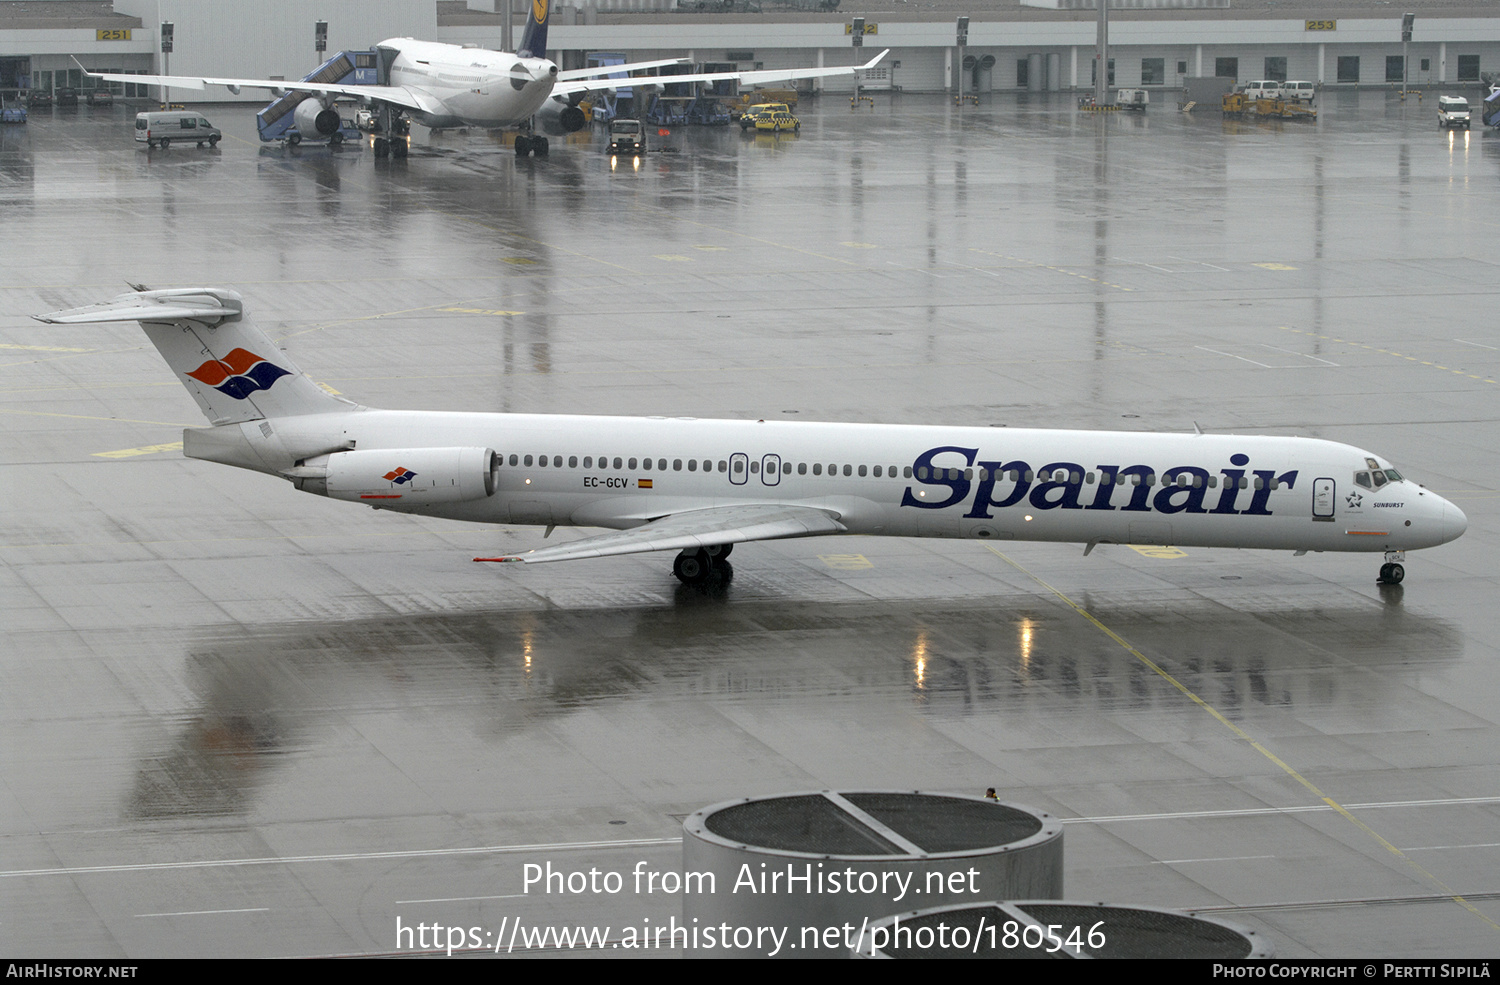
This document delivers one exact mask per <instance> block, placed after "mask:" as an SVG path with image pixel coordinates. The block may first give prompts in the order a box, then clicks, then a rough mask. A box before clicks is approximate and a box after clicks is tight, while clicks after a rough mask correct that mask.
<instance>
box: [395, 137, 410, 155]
mask: <svg viewBox="0 0 1500 985" xmlns="http://www.w3.org/2000/svg"><path fill="white" fill-rule="evenodd" d="M409 150H411V145H409V144H408V143H407V142H406V141H404V140H393V141H391V156H392V157H405V156H406V153H407V151H409Z"/></svg>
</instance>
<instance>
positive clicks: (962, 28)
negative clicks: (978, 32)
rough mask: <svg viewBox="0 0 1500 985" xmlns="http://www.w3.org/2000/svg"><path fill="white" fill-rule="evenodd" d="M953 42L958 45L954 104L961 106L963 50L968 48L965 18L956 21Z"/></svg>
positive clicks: (967, 27) (962, 94) (966, 21)
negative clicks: (956, 91)
mask: <svg viewBox="0 0 1500 985" xmlns="http://www.w3.org/2000/svg"><path fill="white" fill-rule="evenodd" d="M955 40H956V42H957V45H958V99H957V100H956V102H957V103H958V104H959V105H960V106H962V105H963V102H964V49H965V48H967V47H968V46H969V19H968V18H967V17H960V18H959V19H958V37H957V38H956V39H955Z"/></svg>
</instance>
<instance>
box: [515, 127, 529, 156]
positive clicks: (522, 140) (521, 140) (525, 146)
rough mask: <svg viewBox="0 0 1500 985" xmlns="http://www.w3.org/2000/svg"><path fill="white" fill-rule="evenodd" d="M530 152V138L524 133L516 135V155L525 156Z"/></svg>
mask: <svg viewBox="0 0 1500 985" xmlns="http://www.w3.org/2000/svg"><path fill="white" fill-rule="evenodd" d="M530 153H531V138H530V137H528V136H526V135H525V134H524V133H522V134H518V135H517V136H516V156H517V157H525V156H526V155H527V154H530Z"/></svg>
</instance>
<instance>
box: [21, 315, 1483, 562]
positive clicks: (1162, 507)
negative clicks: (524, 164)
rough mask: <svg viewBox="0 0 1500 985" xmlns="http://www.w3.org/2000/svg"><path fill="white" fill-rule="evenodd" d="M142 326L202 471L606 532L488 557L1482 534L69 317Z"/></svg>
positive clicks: (1353, 480)
mask: <svg viewBox="0 0 1500 985" xmlns="http://www.w3.org/2000/svg"><path fill="white" fill-rule="evenodd" d="M36 317H37V319H38V320H40V321H44V322H48V323H53V324H80V323H88V322H110V321H138V322H140V323H141V326H142V327H143V328H144V329H145V331H146V334H147V336H149V337H150V339H151V341H152V343H154V344H155V345H156V348H157V349H158V350H159V351H160V352H161V354H162V356H163V357H164V358H165V359H166V361H167V364H168V365H169V366H171V368H172V370H173V371H174V372H175V373H176V374H177V376H178V378H179V379H180V380H181V381H182V382H183V384H185V385H186V386H187V388H188V391H189V392H190V393H192V395H193V397H194V398H195V399H196V400H197V401H198V405H199V407H201V408H202V410H203V412H204V414H205V415H207V417H208V419H209V421H210V422H211V423H212V424H213V427H209V428H190V429H188V430H186V431H184V432H183V451H184V454H185V455H186V456H187V457H189V458H198V459H204V460H206V461H211V462H221V463H223V464H225V465H234V466H237V467H239V468H246V469H253V470H255V471H257V472H265V473H268V474H270V475H279V476H282V477H284V478H286V479H288V480H290V481H291V482H292V484H293V485H295V486H296V487H297V488H298V489H300V490H302V491H304V492H311V493H316V494H318V495H321V496H328V497H330V498H333V499H342V500H347V501H349V502H353V503H364V504H365V505H367V506H373V507H375V508H377V509H386V510H397V511H400V512H404V513H415V514H420V515H424V516H437V517H447V518H451V519H456V520H472V521H479V522H485V523H511V524H537V525H545V526H546V527H547V528H548V530H547V533H549V534H550V533H551V530H552V528H553V527H554V526H580V527H605V528H611V530H612V531H613V532H610V533H604V534H599V535H596V536H590V537H584V538H582V539H580V540H575V541H572V542H570V543H566V544H560V545H557V546H553V547H544V548H540V549H538V550H534V551H530V552H528V553H524V554H520V555H511V556H505V557H495V558H475V560H490V561H522V562H528V563H537V562H541V561H561V560H567V559H574V558H593V557H603V556H606V555H613V554H634V553H639V552H645V551H664V550H679V551H681V553H680V554H679V555H678V557H677V560H676V563H675V564H674V565H673V571H674V573H675V574H676V575H677V577H678V578H680V579H681V580H683V581H684V582H702V581H705V580H707V579H711V578H715V577H723V576H725V575H727V574H728V571H727V569H728V565H727V564H726V563H725V561H724V559H725V558H726V557H727V556H728V554H729V552H730V550H731V549H732V548H733V546H734V545H735V544H737V543H740V542H742V541H754V540H771V539H776V538H783V537H809V536H817V535H821V534H877V535H887V536H900V537H972V538H978V539H982V540H991V541H1004V540H1035V541H1067V542H1073V543H1081V544H1085V545H1087V547H1086V549H1085V552H1084V553H1085V554H1087V553H1088V552H1089V551H1092V550H1093V548H1094V546H1095V545H1098V544H1170V545H1178V546H1193V547H1253V548H1266V549H1273V550H1290V551H1296V552H1298V553H1299V554H1300V553H1303V552H1306V551H1360V552H1367V553H1378V552H1384V555H1385V563H1384V565H1383V566H1382V567H1381V571H1380V580H1381V581H1382V582H1386V583H1396V582H1399V581H1401V579H1402V577H1403V575H1404V570H1403V568H1402V564H1401V562H1402V561H1404V560H1405V554H1404V552H1405V551H1408V550H1413V549H1415V548H1421V547H1435V546H1437V545H1438V544H1446V543H1447V542H1448V541H1450V540H1453V539H1454V538H1456V537H1458V536H1459V535H1460V534H1462V533H1463V532H1464V530H1465V528H1466V527H1467V526H1468V520H1467V519H1466V518H1465V517H1464V514H1463V513H1462V511H1460V510H1459V509H1458V508H1457V507H1456V506H1454V505H1453V504H1452V503H1449V502H1448V501H1447V500H1445V499H1443V498H1442V497H1441V496H1438V495H1437V494H1435V493H1433V492H1430V491H1429V490H1427V489H1425V488H1423V487H1422V486H1420V485H1418V484H1416V483H1415V482H1412V481H1410V480H1408V479H1406V478H1404V477H1403V476H1401V474H1400V473H1398V472H1397V471H1396V470H1395V469H1394V468H1393V467H1392V466H1391V463H1389V462H1387V461H1385V460H1384V459H1382V458H1380V457H1379V456H1378V455H1373V454H1371V453H1369V452H1366V451H1363V450H1361V449H1358V448H1353V447H1350V446H1349V445H1343V444H1338V443H1336V442H1332V441H1323V440H1318V439H1310V438H1295V437H1247V436H1239V435H1217V434H1203V433H1197V434H1149V433H1148V434H1141V433H1129V432H1102V431H1058V430H1022V429H1017V428H1006V429H997V428H976V427H951V428H950V427H914V426H898V425H882V424H814V423H800V422H798V423H791V422H785V421H775V422H772V421H716V420H696V419H693V418H639V417H588V416H576V415H536V414H462V413H437V412H425V411H398V410H376V409H373V408H368V407H362V406H359V405H357V404H354V403H352V402H350V401H348V400H344V399H342V398H339V397H335V396H332V395H330V394H329V393H327V392H326V391H324V390H323V389H322V388H320V387H319V386H318V385H317V384H315V383H314V382H313V381H312V380H311V379H310V378H308V377H307V376H306V375H305V374H303V373H302V372H301V370H299V369H298V368H297V367H296V366H295V365H293V364H292V361H291V360H290V359H289V358H287V356H286V355H285V354H284V353H282V352H281V350H280V349H279V348H278V347H277V346H276V344H275V343H274V342H272V341H271V340H270V339H269V338H268V337H267V336H266V335H265V334H264V333H262V332H261V331H259V330H258V329H256V328H254V327H253V326H252V325H251V324H250V322H249V321H248V320H247V319H246V318H245V316H244V313H243V303H242V300H241V298H240V295H239V294H237V293H236V292H234V291H231V290H225V289H222V288H183V289H174V290H163V291H148V290H144V289H141V290H140V291H139V292H138V293H134V294H125V295H121V296H120V297H117V298H114V299H112V300H110V301H106V302H103V303H101V304H96V305H91V306H88V307H83V308H74V309H70V310H67V311H57V312H53V313H51V314H47V315H37V316H36Z"/></svg>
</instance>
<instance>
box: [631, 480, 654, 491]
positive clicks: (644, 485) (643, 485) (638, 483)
mask: <svg viewBox="0 0 1500 985" xmlns="http://www.w3.org/2000/svg"><path fill="white" fill-rule="evenodd" d="M635 487H636V488H637V489H650V488H651V480H650V479H637V480H635Z"/></svg>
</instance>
